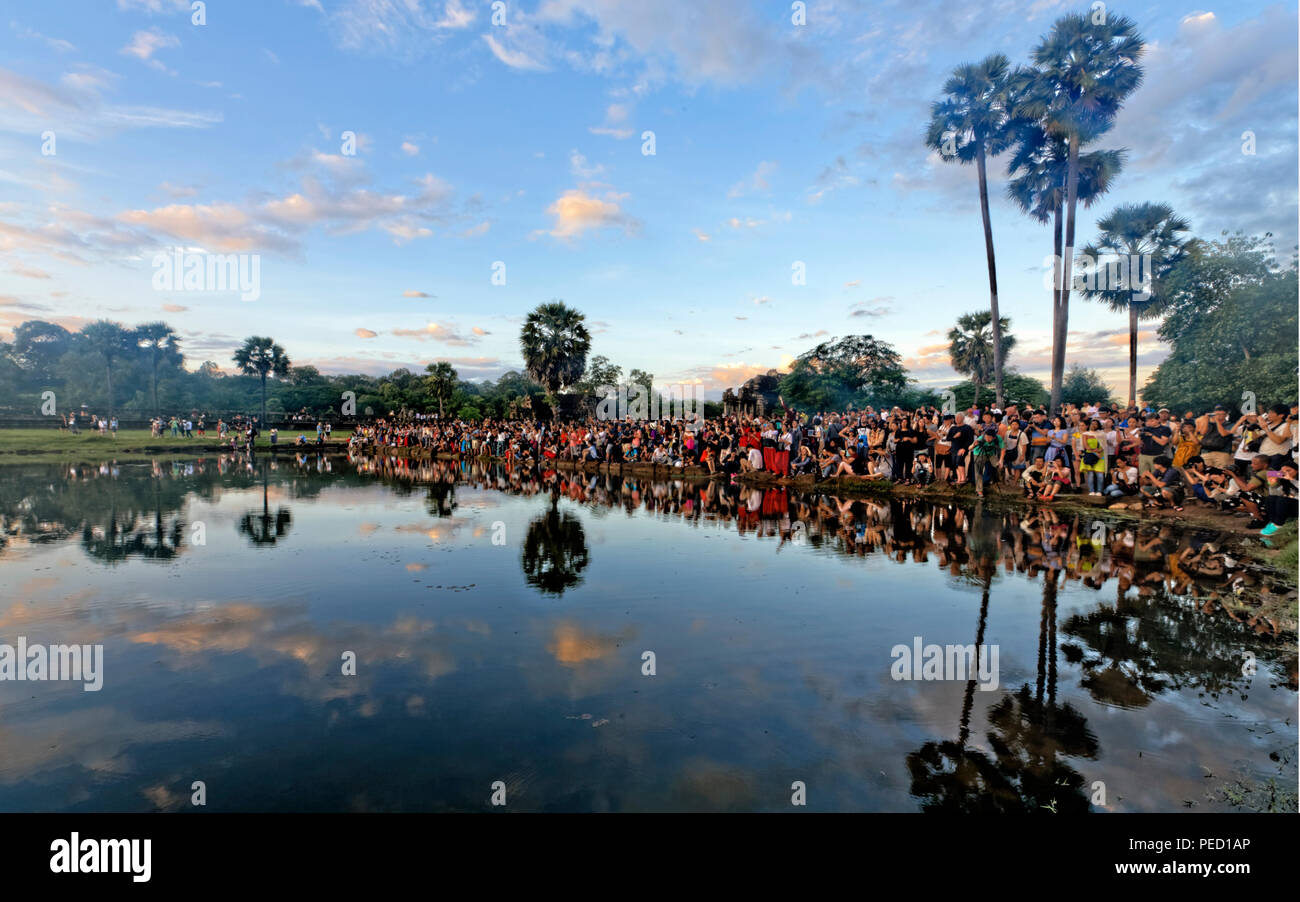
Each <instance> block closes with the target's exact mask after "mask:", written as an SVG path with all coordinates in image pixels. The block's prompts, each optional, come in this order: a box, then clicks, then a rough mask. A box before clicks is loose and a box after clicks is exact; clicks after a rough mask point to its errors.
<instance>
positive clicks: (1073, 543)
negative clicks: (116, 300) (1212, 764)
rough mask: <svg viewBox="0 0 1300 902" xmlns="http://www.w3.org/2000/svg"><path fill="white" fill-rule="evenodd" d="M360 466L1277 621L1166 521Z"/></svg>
mask: <svg viewBox="0 0 1300 902" xmlns="http://www.w3.org/2000/svg"><path fill="white" fill-rule="evenodd" d="M352 464H353V466H354V467H355V468H356V469H357V470H358V471H360V472H363V473H367V474H371V475H376V476H380V477H383V478H387V479H396V480H400V481H403V482H409V483H413V484H442V485H444V486H447V487H454V486H455V485H457V484H465V485H467V486H471V487H474V488H482V489H493V490H496V491H502V492H507V493H509V494H512V495H523V496H533V495H547V496H551V497H558V498H565V499H568V500H569V501H571V502H573V503H575V504H579V505H585V506H592V507H599V508H621V509H623V510H624V511H626V512H627V513H629V514H630V513H633V512H637V511H644V512H645V514H647V515H649V516H655V517H659V518H663V519H676V520H682V521H686V522H688V523H690V524H692V525H695V526H701V525H704V524H714V525H717V526H723V527H728V528H729V527H730V526H731V525H732V524H734V525H735V529H736V530H737V532H738V533H739V534H740V535H752V536H754V537H756V538H760V539H772V540H775V541H776V542H777V545H778V547H782V546H785V545H787V544H792V545H809V546H815V547H817V548H820V549H824V550H826V551H829V552H833V553H836V554H839V555H852V556H858V557H865V556H868V555H875V554H878V555H882V556H884V557H888V558H890V559H892V560H894V561H895V562H897V563H905V562H908V561H911V562H913V563H919V564H925V563H929V562H930V561H932V560H933V561H934V562H935V563H936V564H937V565H938V566H939V567H941V568H943V569H946V570H948V571H950V572H951V573H952V574H953V575H954V576H960V575H962V574H963V573H965V574H971V575H977V576H986V577H992V575H993V574H994V572H995V571H996V570H997V569H999V568H1001V569H1002V570H1004V571H1006V572H1018V573H1022V574H1025V575H1027V576H1029V577H1031V578H1037V577H1038V576H1039V575H1040V574H1043V575H1044V577H1045V578H1051V579H1053V580H1057V579H1064V580H1067V581H1076V582H1078V583H1080V584H1081V585H1083V586H1086V587H1088V588H1090V589H1094V590H1101V589H1102V588H1104V587H1105V586H1106V585H1107V584H1113V585H1114V586H1115V587H1116V589H1117V590H1118V592H1119V594H1120V595H1121V596H1122V595H1124V594H1127V593H1129V592H1137V593H1138V594H1140V595H1153V594H1156V593H1161V592H1163V593H1166V594H1168V595H1171V596H1176V597H1178V598H1180V599H1184V600H1188V601H1190V602H1192V603H1195V604H1196V605H1198V606H1199V607H1201V608H1202V609H1203V610H1204V611H1205V612H1206V613H1210V612H1212V611H1214V610H1216V609H1218V610H1222V611H1223V612H1225V613H1226V615H1227V616H1229V617H1231V618H1233V619H1236V620H1246V621H1248V622H1249V625H1250V626H1252V627H1254V628H1256V629H1258V630H1260V631H1261V632H1265V631H1267V632H1276V627H1275V626H1274V625H1273V624H1272V623H1270V622H1268V621H1266V620H1263V619H1262V618H1259V617H1258V614H1257V612H1256V611H1255V610H1254V609H1253V608H1248V607H1247V606H1246V605H1244V604H1243V603H1242V601H1241V599H1242V598H1245V597H1251V598H1253V597H1256V596H1258V595H1271V594H1273V593H1275V592H1278V591H1283V592H1284V591H1286V589H1285V587H1281V586H1276V585H1274V584H1273V583H1272V582H1271V581H1270V580H1269V579H1267V578H1266V577H1264V576H1263V575H1261V572H1260V571H1259V570H1258V568H1256V567H1254V566H1252V565H1251V564H1250V562H1249V561H1247V560H1245V559H1243V558H1240V557H1238V556H1236V555H1234V554H1232V553H1231V552H1230V551H1229V550H1228V549H1227V548H1226V547H1225V545H1224V543H1223V536H1221V535H1220V534H1219V533H1216V532H1213V531H1209V530H1199V531H1198V530H1178V529H1176V528H1175V527H1173V526H1172V525H1170V524H1168V523H1165V524H1163V525H1161V524H1157V523H1147V524H1142V525H1118V526H1112V525H1109V524H1105V523H1102V522H1101V521H1099V520H1095V519H1091V518H1089V517H1087V516H1086V515H1081V514H1066V513H1065V512H1064V511H1061V510H1058V509H1054V508H1051V507H1044V508H1042V509H1039V510H1035V511H1000V512H997V513H991V512H988V511H983V510H980V511H976V512H972V511H971V510H969V509H968V508H965V507H962V506H960V505H956V504H952V503H935V502H933V501H930V500H924V499H919V498H911V497H908V498H904V497H898V496H895V497H892V498H888V499H847V498H839V497H836V496H833V495H828V494H823V493H817V492H799V491H796V490H793V489H790V488H786V487H780V488H772V487H767V488H764V487H759V486H751V485H746V484H744V483H726V482H721V481H717V480H713V481H709V482H696V481H692V480H681V479H678V480H672V479H669V480H662V479H661V480H647V479H637V478H628V477H624V476H620V475H616V474H584V473H575V472H562V471H557V470H546V469H541V470H538V469H535V468H530V467H510V466H500V465H492V464H484V463H476V462H471V461H446V460H436V459H433V460H412V459H410V458H407V457H399V456H396V455H382V454H381V455H362V454H354V455H353V456H352Z"/></svg>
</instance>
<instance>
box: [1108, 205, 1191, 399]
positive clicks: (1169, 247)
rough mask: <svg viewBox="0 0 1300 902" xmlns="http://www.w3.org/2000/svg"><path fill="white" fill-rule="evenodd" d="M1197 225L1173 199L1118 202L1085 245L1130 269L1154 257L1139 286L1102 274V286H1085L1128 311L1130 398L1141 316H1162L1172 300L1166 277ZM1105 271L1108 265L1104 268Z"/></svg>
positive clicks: (1134, 385)
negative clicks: (1182, 213)
mask: <svg viewBox="0 0 1300 902" xmlns="http://www.w3.org/2000/svg"><path fill="white" fill-rule="evenodd" d="M1190 228H1191V225H1190V224H1189V223H1188V221H1187V220H1186V219H1183V218H1182V217H1181V216H1178V215H1176V214H1175V213H1174V210H1173V208H1172V207H1170V206H1169V205H1168V204H1153V203H1142V204H1124V205H1122V206H1119V207H1116V208H1115V209H1114V210H1112V211H1111V213H1110V214H1109V215H1108V216H1106V217H1105V218H1104V219H1100V220H1098V221H1097V229H1098V230H1099V231H1100V233H1101V234H1099V235H1098V236H1097V239H1096V240H1095V241H1094V242H1093V243H1091V244H1089V245H1088V246H1087V247H1085V248H1084V249H1083V253H1084V255H1085V256H1088V257H1091V258H1092V259H1093V260H1096V261H1101V260H1102V259H1103V258H1105V257H1119V258H1120V259H1121V261H1124V262H1126V263H1127V265H1128V267H1129V272H1130V273H1132V272H1133V270H1134V268H1135V261H1137V260H1140V259H1141V258H1142V257H1144V256H1146V255H1148V254H1149V255H1150V257H1151V268H1150V271H1149V273H1148V276H1149V278H1150V280H1151V282H1150V284H1149V285H1146V286H1143V290H1141V291H1139V290H1138V289H1137V286H1136V285H1134V284H1131V283H1132V282H1133V281H1135V280H1133V279H1130V284H1128V285H1109V284H1105V283H1106V281H1107V280H1105V279H1100V278H1099V279H1098V283H1097V286H1096V288H1094V289H1091V290H1085V291H1084V293H1083V294H1084V297H1086V298H1088V299H1089V300H1093V301H1101V302H1103V303H1104V304H1106V305H1107V306H1108V307H1110V309H1111V310H1113V311H1114V312H1116V313H1121V312H1125V311H1127V313H1128V404H1129V406H1130V407H1132V406H1134V405H1135V404H1136V403H1137V340H1138V320H1139V319H1154V318H1155V317H1157V316H1160V315H1161V314H1162V313H1163V312H1164V310H1165V307H1166V306H1167V305H1168V302H1169V296H1168V293H1167V292H1165V291H1164V285H1163V279H1164V277H1165V276H1166V275H1168V274H1169V272H1170V271H1172V270H1173V268H1174V267H1175V266H1177V265H1178V264H1179V263H1181V262H1182V261H1183V260H1185V259H1186V258H1187V255H1188V252H1189V251H1190V250H1191V247H1192V242H1193V240H1194V239H1191V238H1185V237H1183V233H1185V232H1187V231H1188V230H1189V229H1190ZM1102 271H1103V272H1104V271H1105V270H1102Z"/></svg>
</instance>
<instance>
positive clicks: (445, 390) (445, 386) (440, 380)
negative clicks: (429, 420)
mask: <svg viewBox="0 0 1300 902" xmlns="http://www.w3.org/2000/svg"><path fill="white" fill-rule="evenodd" d="M424 371H425V372H426V373H428V374H429V375H427V376H425V377H424V387H425V388H426V389H428V391H429V394H431V395H433V397H434V400H436V401H437V402H438V418H439V419H441V418H442V416H443V413H444V410H443V408H444V405H445V404H446V402H447V401H450V400H451V396H452V393H453V392H454V391H456V379H457V376H456V370H455V368H454V367H452V365H451V364H450V363H448V362H447V361H445V360H439V361H438V362H437V363H431V364H429V365H428V366H426V367H425V368H424Z"/></svg>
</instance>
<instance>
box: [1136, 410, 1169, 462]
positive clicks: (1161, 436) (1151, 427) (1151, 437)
mask: <svg viewBox="0 0 1300 902" xmlns="http://www.w3.org/2000/svg"><path fill="white" fill-rule="evenodd" d="M1138 434H1139V436H1140V437H1141V439H1142V448H1141V450H1140V451H1139V452H1138V475H1139V476H1141V475H1144V474H1146V473H1150V472H1151V471H1152V468H1153V467H1154V465H1155V459H1156V458H1157V457H1160V456H1161V455H1162V454H1164V453H1165V451H1166V449H1167V448H1168V446H1169V442H1170V439H1171V438H1172V436H1173V431H1172V430H1171V429H1170V428H1169V427H1168V426H1165V425H1163V424H1162V423H1161V422H1160V416H1159V415H1158V414H1155V413H1149V414H1147V421H1146V426H1144V427H1143V428H1142V429H1141V430H1140V431H1139V433H1138Z"/></svg>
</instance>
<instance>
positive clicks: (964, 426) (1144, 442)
mask: <svg viewBox="0 0 1300 902" xmlns="http://www.w3.org/2000/svg"><path fill="white" fill-rule="evenodd" d="M1297 420H1298V417H1297V406H1296V405H1295V404H1291V405H1286V404H1275V405H1273V406H1271V407H1268V408H1267V409H1265V410H1263V412H1260V413H1241V414H1237V415H1231V416H1230V414H1229V412H1228V410H1227V409H1226V408H1225V407H1224V406H1221V405H1220V406H1216V407H1215V408H1214V409H1213V410H1210V411H1203V412H1201V413H1199V414H1198V413H1196V412H1194V411H1184V412H1182V413H1176V412H1173V411H1170V410H1168V409H1165V408H1152V407H1143V408H1138V407H1129V408H1122V407H1112V406H1109V405H1106V404H1092V403H1090V404H1082V405H1075V404H1066V405H1064V406H1063V408H1062V409H1061V411H1060V412H1059V413H1057V414H1052V415H1049V413H1048V411H1047V410H1046V409H1044V408H1042V407H1033V406H1027V405H1017V404H1011V405H1008V406H1007V407H1006V408H1005V409H1001V408H997V407H993V406H988V407H983V408H972V409H969V410H965V411H958V412H954V413H944V412H942V411H941V410H939V409H938V408H935V407H922V408H920V409H917V410H911V411H905V410H901V409H899V408H893V409H890V410H874V409H872V408H869V407H868V408H865V409H863V410H850V411H840V412H823V413H817V414H814V415H808V414H796V413H794V412H793V411H786V412H784V414H783V415H782V416H778V417H770V418H759V417H748V416H728V417H721V418H714V419H709V420H696V421H688V420H687V419H684V418H681V417H678V418H675V419H664V420H660V421H614V420H604V421H602V420H596V419H588V420H585V421H569V422H532V421H504V420H491V419H489V420H485V421H480V422H466V421H461V420H455V419H452V420H423V421H401V422H398V421H388V420H379V421H376V422H375V423H373V424H371V425H367V426H361V427H358V428H357V429H356V431H355V432H354V433H353V435H352V438H351V442H352V444H353V445H354V446H355V445H361V446H375V447H404V446H418V447H421V448H424V449H427V450H428V451H430V452H435V453H439V454H451V455H455V456H460V457H472V458H478V457H496V458H501V459H504V460H506V461H513V462H520V463H525V464H537V463H544V462H546V461H548V460H567V461H585V462H591V463H616V464H622V463H654V464H660V465H663V466H666V467H674V468H677V467H680V468H699V469H702V470H705V471H707V472H709V473H710V474H724V475H732V476H735V475H740V474H769V475H771V476H773V477H786V476H806V477H812V479H813V480H814V481H815V480H819V479H832V478H841V479H850V480H852V479H865V480H880V481H886V482H890V483H895V484H901V485H919V486H925V485H929V484H932V483H936V482H939V483H945V482H946V483H949V484H951V485H954V486H971V487H973V489H974V491H975V493H976V494H977V495H981V496H982V495H983V494H984V493H985V492H986V491H987V490H988V489H989V487H990V486H1001V487H1003V488H1004V489H1008V488H1009V489H1012V490H1014V491H1020V492H1023V493H1024V494H1025V495H1026V496H1028V497H1031V498H1033V499H1035V500H1039V501H1047V502H1050V501H1053V500H1054V499H1056V498H1058V497H1060V496H1061V495H1062V494H1072V493H1079V494H1087V495H1090V496H1093V497H1094V498H1097V499H1099V500H1103V501H1105V503H1107V504H1108V505H1124V506H1126V507H1139V508H1140V507H1148V508H1153V507H1164V508H1172V509H1174V510H1178V511H1181V510H1183V509H1184V506H1185V505H1187V504H1197V505H1200V506H1208V507H1212V508H1216V509H1219V510H1223V511H1231V512H1234V513H1238V514H1240V515H1242V516H1245V517H1249V528H1252V529H1261V530H1262V531H1263V532H1264V533H1265V534H1271V533H1272V532H1273V531H1275V530H1276V529H1277V527H1278V526H1280V525H1281V524H1283V523H1285V522H1286V521H1287V520H1289V519H1293V518H1294V517H1295V515H1296V498H1297V485H1298V484H1297V456H1296V455H1297V447H1298V445H1300V442H1298V441H1297V439H1298V438H1300V436H1298V435H1297Z"/></svg>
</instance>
